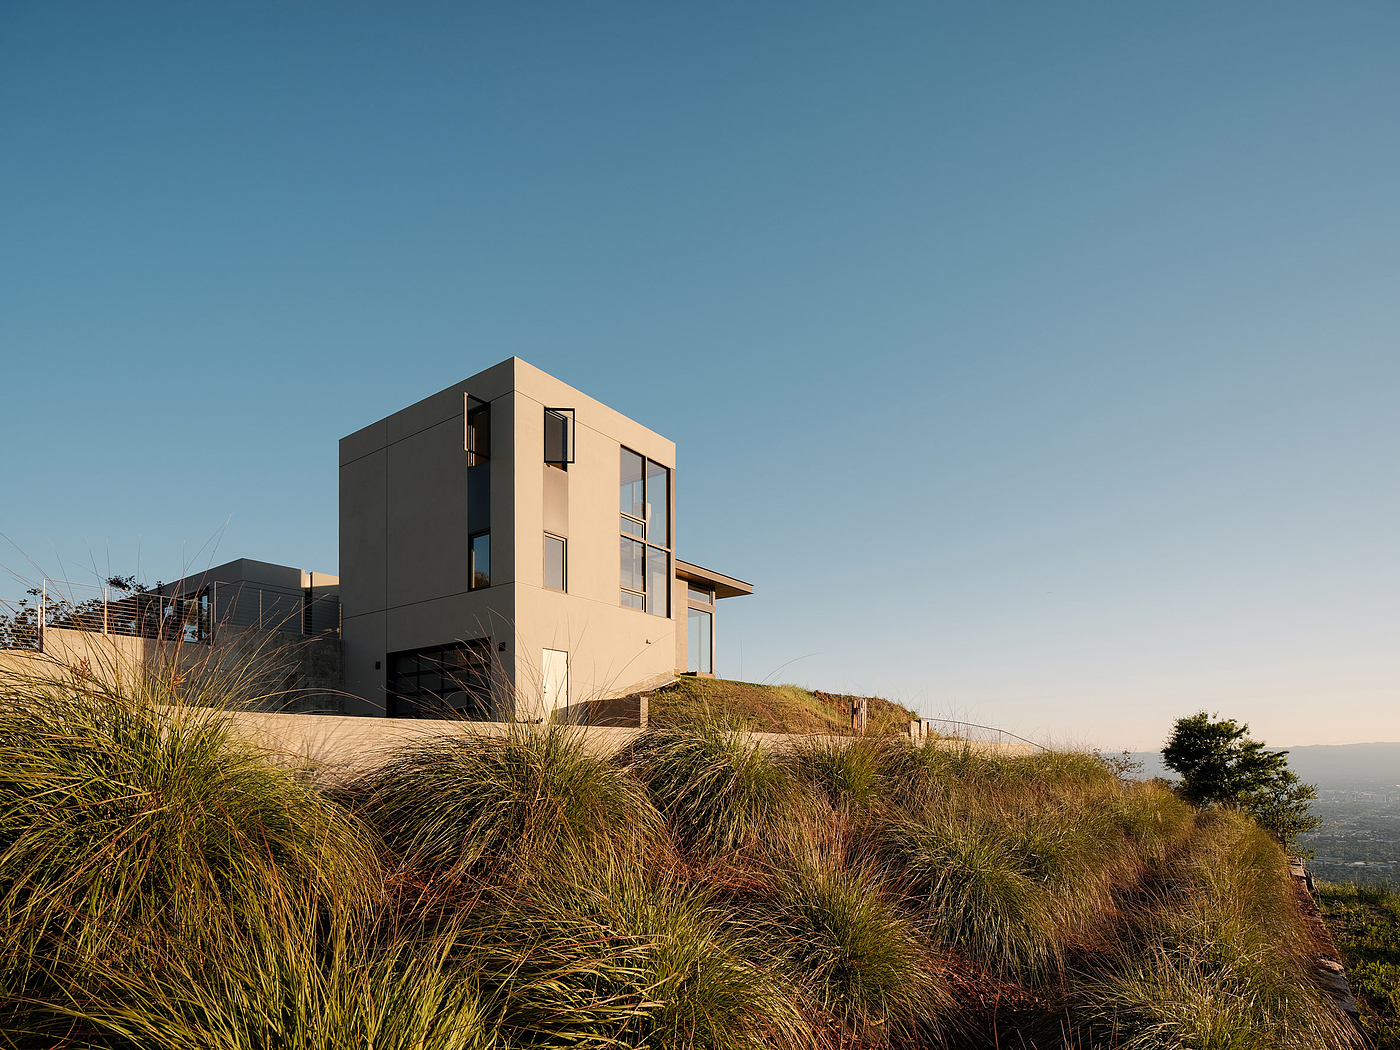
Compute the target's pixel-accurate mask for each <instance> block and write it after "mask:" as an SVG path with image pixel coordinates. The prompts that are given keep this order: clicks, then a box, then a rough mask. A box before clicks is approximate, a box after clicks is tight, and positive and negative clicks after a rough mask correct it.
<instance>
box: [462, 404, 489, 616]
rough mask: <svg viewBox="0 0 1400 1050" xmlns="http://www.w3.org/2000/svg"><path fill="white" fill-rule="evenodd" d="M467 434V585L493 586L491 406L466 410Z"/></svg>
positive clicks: (471, 406) (475, 406) (477, 405)
mask: <svg viewBox="0 0 1400 1050" xmlns="http://www.w3.org/2000/svg"><path fill="white" fill-rule="evenodd" d="M466 418H467V432H466V440H465V444H466V449H467V537H468V538H467V586H468V587H469V588H471V589H472V590H476V589H477V588H478V587H490V586H491V406H490V405H489V404H485V403H482V402H476V403H473V401H472V400H471V399H470V397H469V398H468V400H467V409H466Z"/></svg>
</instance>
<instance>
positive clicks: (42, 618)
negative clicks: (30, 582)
mask: <svg viewBox="0 0 1400 1050" xmlns="http://www.w3.org/2000/svg"><path fill="white" fill-rule="evenodd" d="M39 586H40V591H39V652H41V653H42V652H43V651H44V628H45V627H47V626H48V619H49V581H48V580H45V581H44V582H43V583H41V584H40V585H39Z"/></svg>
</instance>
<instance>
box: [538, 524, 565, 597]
mask: <svg viewBox="0 0 1400 1050" xmlns="http://www.w3.org/2000/svg"><path fill="white" fill-rule="evenodd" d="M567 550H568V544H567V543H566V542H565V541H564V539H563V538H561V537H559V536H551V535H550V534H549V533H547V532H546V533H545V534H544V585H545V586H546V587H548V588H549V589H550V590H552V591H563V590H567V588H566V587H565V586H564V583H565V569H566V566H565V556H566V554H567Z"/></svg>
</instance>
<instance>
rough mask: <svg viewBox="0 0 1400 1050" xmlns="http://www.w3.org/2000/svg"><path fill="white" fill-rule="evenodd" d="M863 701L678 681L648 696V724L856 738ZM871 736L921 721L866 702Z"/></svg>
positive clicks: (782, 688) (793, 689) (879, 702)
mask: <svg viewBox="0 0 1400 1050" xmlns="http://www.w3.org/2000/svg"><path fill="white" fill-rule="evenodd" d="M859 699H861V698H860V697H855V696H849V695H846V694H844V693H824V692H821V691H820V690H815V691H814V690H808V689H803V688H802V687H801V686H797V685H758V684H755V683H753V682H734V681H730V680H728V679H723V678H690V677H684V678H678V679H677V680H676V681H675V682H674V683H672V684H671V685H668V686H666V687H665V688H663V689H658V690H657V691H656V692H654V693H651V694H649V696H648V714H647V719H648V721H649V722H651V723H652V724H654V725H680V724H683V723H687V722H694V721H696V720H698V719H705V718H731V719H735V720H737V721H739V722H741V723H742V724H743V725H744V727H745V728H747V729H751V730H754V731H756V732H760V733H810V734H830V735H833V736H846V735H850V733H851V708H852V705H853V704H854V703H855V702H856V701H857V700H859ZM864 699H865V700H866V704H867V723H866V732H867V733H873V734H875V735H887V734H890V733H903V732H905V731H906V730H907V729H908V728H909V723H910V722H912V721H914V720H916V719H917V718H918V717H919V716H918V715H917V714H915V713H914V712H913V711H911V710H910V709H909V708H907V707H902V706H901V705H899V704H896V703H894V702H893V701H891V700H885V699H882V698H881V697H878V696H872V697H865V698H864Z"/></svg>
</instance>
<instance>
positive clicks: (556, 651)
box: [339, 357, 753, 720]
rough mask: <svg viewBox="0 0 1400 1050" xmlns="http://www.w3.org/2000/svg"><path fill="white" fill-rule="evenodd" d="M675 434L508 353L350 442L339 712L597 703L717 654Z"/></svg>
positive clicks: (520, 712)
mask: <svg viewBox="0 0 1400 1050" xmlns="http://www.w3.org/2000/svg"><path fill="white" fill-rule="evenodd" d="M675 467H676V447H675V445H674V444H673V443H672V442H671V441H669V440H667V439H666V438H664V437H662V436H661V435H660V434H657V433H655V432H654V431H651V430H648V429H647V428H646V427H644V426H642V425H641V424H639V423H637V422H636V421H634V420H632V419H629V418H627V417H626V416H624V415H623V414H622V413H620V412H618V411H616V410H614V409H612V408H609V407H608V406H606V405H604V404H601V403H600V402H598V401H595V400H594V399H593V398H591V397H588V396H587V395H586V394H583V393H582V392H580V391H578V390H576V389H574V388H573V387H571V386H568V385H567V384H565V383H563V382H561V381H560V380H558V379H556V378H555V377H553V376H551V375H548V374H546V373H545V372H542V371H540V370H539V369H538V368H535V367H533V366H532V365H529V364H527V363H526V362H524V361H522V360H520V359H519V358H516V357H512V358H510V359H508V360H506V361H502V362H501V363H499V364H497V365H494V366H492V367H491V368H488V369H486V370H485V371H482V372H478V373H477V374H476V375H474V376H471V377H470V378H468V379H465V380H463V381H462V382H460V383H456V384H454V385H452V386H450V387H448V388H447V389H445V390H441V391H439V392H438V393H436V394H433V395H432V396H431V397H427V398H424V399H423V400H422V401H419V402H418V403H417V404H414V405H410V406H409V407H407V408H404V409H402V410H400V411H398V412H395V413H394V414H393V415H390V416H387V417H385V418H384V419H381V420H379V421H377V422H375V423H371V424H370V425H369V426H367V427H364V428H363V429H361V430H358V431H356V432H355V433H353V434H351V435H349V436H348V437H345V438H343V439H342V440H341V442H340V580H339V585H340V599H341V603H342V625H343V626H342V638H343V644H344V651H343V660H344V688H345V691H346V693H347V694H348V698H347V700H346V711H347V713H358V714H387V715H390V716H397V717H414V716H427V717H433V716H440V715H443V714H446V713H448V712H452V713H455V714H456V715H458V716H466V717H476V718H491V719H500V718H507V717H510V718H515V719H521V720H533V719H545V720H548V719H550V718H554V717H565V716H567V717H578V716H580V715H582V716H584V717H587V712H589V711H590V710H593V711H602V710H606V709H607V704H606V701H608V700H610V699H612V698H617V697H621V696H625V695H628V694H636V693H638V692H639V691H644V690H646V689H648V688H651V687H654V686H656V685H659V684H661V683H663V682H665V681H667V680H669V679H670V678H672V677H673V676H674V675H676V674H678V673H679V674H684V673H695V674H709V673H711V672H712V670H713V667H714V646H715V639H716V631H715V603H716V601H717V600H718V599H721V598H727V597H734V596H736V595H742V594H750V593H752V590H753V589H752V587H751V586H750V585H749V584H747V583H744V582H743V581H740V580H737V579H734V578H732V577H729V576H726V575H724V574H722V573H718V572H713V571H711V570H708V569H704V568H701V567H700V566H698V565H693V564H691V563H688V562H685V561H682V560H680V559H679V558H677V556H676V555H677V548H676V520H675V488H676V472H675Z"/></svg>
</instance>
